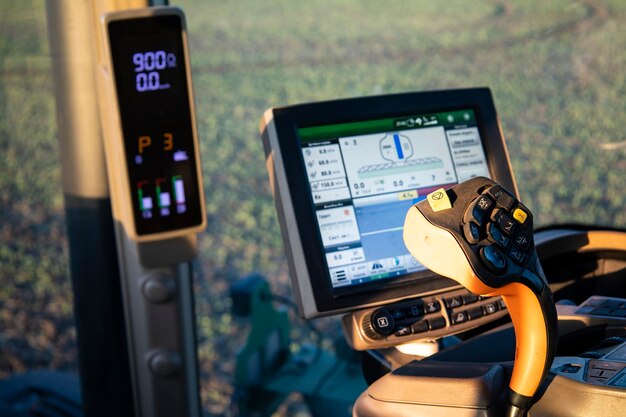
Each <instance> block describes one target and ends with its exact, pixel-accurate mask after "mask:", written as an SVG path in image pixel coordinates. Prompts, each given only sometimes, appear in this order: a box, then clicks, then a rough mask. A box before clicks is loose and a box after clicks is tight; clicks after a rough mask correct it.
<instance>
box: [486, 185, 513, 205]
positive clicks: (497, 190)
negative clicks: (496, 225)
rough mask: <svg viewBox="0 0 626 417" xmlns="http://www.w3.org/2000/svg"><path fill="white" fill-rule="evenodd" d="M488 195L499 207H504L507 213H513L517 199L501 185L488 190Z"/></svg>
mask: <svg viewBox="0 0 626 417" xmlns="http://www.w3.org/2000/svg"><path fill="white" fill-rule="evenodd" d="M487 193H488V194H489V195H490V196H491V197H493V198H494V199H495V200H496V204H497V205H498V207H502V208H503V209H505V210H507V211H511V209H512V208H513V206H514V205H515V201H516V199H515V197H513V196H512V195H511V194H509V192H508V191H506V190H505V189H504V188H502V187H501V186H499V185H494V186H493V187H491V188H490V189H488V190H487Z"/></svg>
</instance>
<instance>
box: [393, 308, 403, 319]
mask: <svg viewBox="0 0 626 417" xmlns="http://www.w3.org/2000/svg"><path fill="white" fill-rule="evenodd" d="M391 314H392V315H393V318H394V319H396V320H401V319H403V318H404V311H402V310H401V309H399V308H396V309H395V310H392V311H391Z"/></svg>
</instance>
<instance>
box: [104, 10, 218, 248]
mask: <svg viewBox="0 0 626 417" xmlns="http://www.w3.org/2000/svg"><path fill="white" fill-rule="evenodd" d="M104 26H105V34H106V37H107V39H106V45H107V48H106V54H107V60H106V64H105V65H106V66H107V67H108V69H109V71H110V72H111V76H110V77H109V78H108V80H109V81H110V85H111V87H112V88H111V91H112V92H113V96H114V99H113V100H111V101H112V107H113V110H114V111H113V112H112V114H113V115H114V116H113V118H112V119H113V121H112V125H113V126H114V129H113V130H112V133H111V134H109V135H107V145H108V147H109V158H110V159H112V160H113V161H112V162H113V163H112V165H114V166H115V167H116V168H119V169H120V170H121V172H120V173H119V174H118V175H121V176H122V179H121V180H120V181H118V182H116V183H114V184H113V185H114V187H117V188H121V189H122V190H124V191H122V192H121V194H122V196H121V199H122V200H123V201H127V202H130V203H129V204H126V203H124V204H119V207H120V210H118V214H119V215H120V217H121V220H122V222H123V223H125V225H126V226H127V228H126V229H127V231H128V232H129V235H131V236H132V237H133V238H135V239H136V240H155V239H163V238H169V237H175V236H177V235H181V234H186V233H190V232H193V231H199V230H201V229H202V228H203V227H204V224H205V214H204V201H203V200H204V198H203V191H202V180H201V174H200V160H199V150H198V139H197V134H196V127H195V117H194V106H193V100H192V88H191V76H190V71H189V62H188V56H187V55H188V54H187V46H186V36H185V23H184V18H183V15H182V12H180V11H179V10H178V9H176V8H169V7H168V8H154V9H145V10H139V11H128V12H122V13H116V14H109V15H107V16H106V17H105V22H104ZM119 159H121V161H120V160H119ZM115 191H118V190H117V189H116V190H115Z"/></svg>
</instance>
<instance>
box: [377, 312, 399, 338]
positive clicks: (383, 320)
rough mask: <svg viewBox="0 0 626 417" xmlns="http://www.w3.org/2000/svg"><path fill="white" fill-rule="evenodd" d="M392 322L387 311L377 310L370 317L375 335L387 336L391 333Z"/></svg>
mask: <svg viewBox="0 0 626 417" xmlns="http://www.w3.org/2000/svg"><path fill="white" fill-rule="evenodd" d="M394 324H395V323H394V320H393V316H392V315H391V313H389V312H388V311H387V310H378V311H377V312H375V313H374V315H373V316H372V326H373V327H374V330H375V331H376V333H378V334H380V335H383V336H387V335H389V334H391V333H393V327H394Z"/></svg>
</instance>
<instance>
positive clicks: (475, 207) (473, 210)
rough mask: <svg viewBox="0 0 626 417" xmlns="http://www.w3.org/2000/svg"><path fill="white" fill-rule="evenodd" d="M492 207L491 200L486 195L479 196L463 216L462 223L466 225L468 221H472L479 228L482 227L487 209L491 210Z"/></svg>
mask: <svg viewBox="0 0 626 417" xmlns="http://www.w3.org/2000/svg"><path fill="white" fill-rule="evenodd" d="M492 205H493V200H491V198H489V197H488V196H486V195H481V196H479V197H478V198H477V199H476V200H474V201H473V202H472V203H471V204H470V205H469V207H468V208H467V211H466V212H465V214H464V216H463V222H464V223H468V222H470V221H474V222H475V223H477V224H478V225H479V226H482V224H483V219H484V218H485V216H486V215H487V212H488V211H489V209H491V207H492Z"/></svg>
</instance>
